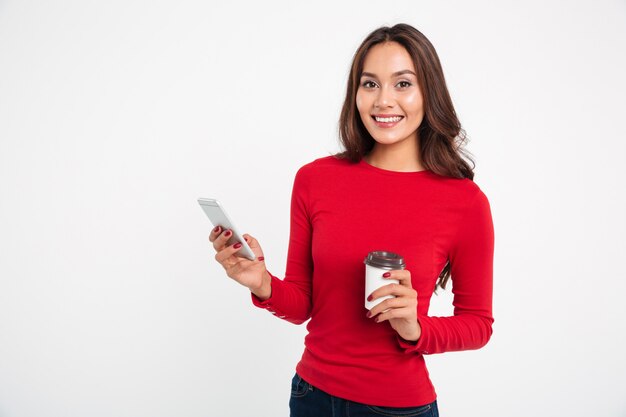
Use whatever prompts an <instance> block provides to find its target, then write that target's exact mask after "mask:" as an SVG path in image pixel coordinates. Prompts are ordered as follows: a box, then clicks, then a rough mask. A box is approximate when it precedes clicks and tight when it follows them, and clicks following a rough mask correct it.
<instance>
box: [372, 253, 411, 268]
mask: <svg viewBox="0 0 626 417" xmlns="http://www.w3.org/2000/svg"><path fill="white" fill-rule="evenodd" d="M363 263H364V264H366V265H369V266H373V267H376V268H385V269H404V267H405V266H406V265H405V263H404V258H402V256H400V255H398V254H397V253H393V252H387V251H384V250H375V251H372V252H370V253H368V254H367V256H366V257H365V259H364V260H363Z"/></svg>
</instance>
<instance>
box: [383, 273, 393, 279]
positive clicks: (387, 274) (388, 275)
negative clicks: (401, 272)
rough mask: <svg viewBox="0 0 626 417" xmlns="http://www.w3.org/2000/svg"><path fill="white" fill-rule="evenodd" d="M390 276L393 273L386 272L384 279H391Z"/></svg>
mask: <svg viewBox="0 0 626 417" xmlns="http://www.w3.org/2000/svg"><path fill="white" fill-rule="evenodd" d="M390 276H391V273H390V272H385V273H384V274H383V277H385V278H387V277H390Z"/></svg>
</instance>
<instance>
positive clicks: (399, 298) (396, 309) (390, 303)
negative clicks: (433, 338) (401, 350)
mask: <svg viewBox="0 0 626 417" xmlns="http://www.w3.org/2000/svg"><path fill="white" fill-rule="evenodd" d="M387 272H389V274H390V276H388V277H385V276H384V275H383V278H385V279H397V280H398V281H399V282H400V283H399V284H396V283H391V284H388V285H385V286H383V287H380V288H378V289H377V290H375V291H374V292H372V294H371V295H370V301H372V300H375V299H377V298H380V297H383V296H385V295H395V296H396V297H395V298H389V299H387V300H384V301H382V302H380V303H379V304H377V305H376V306H375V307H373V308H372V309H371V310H370V311H369V312H368V314H367V316H368V317H370V318H372V320H376V322H377V323H381V322H383V321H385V320H389V324H391V327H393V329H394V330H395V331H396V332H398V334H399V335H400V337H402V338H403V339H405V340H408V341H414V342H415V341H417V340H418V339H419V337H420V335H421V334H422V329H421V328H420V325H419V323H418V321H417V291H415V290H414V289H413V285H412V284H411V272H410V271H408V270H406V269H394V270H390V271H387Z"/></svg>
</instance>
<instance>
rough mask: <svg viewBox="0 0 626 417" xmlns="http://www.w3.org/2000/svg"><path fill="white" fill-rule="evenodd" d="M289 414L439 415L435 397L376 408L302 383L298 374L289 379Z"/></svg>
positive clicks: (300, 416)
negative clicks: (413, 403) (411, 404)
mask: <svg viewBox="0 0 626 417" xmlns="http://www.w3.org/2000/svg"><path fill="white" fill-rule="evenodd" d="M289 410H290V414H289V416H290V417H327V416H328V417H372V416H387V417H390V416H402V417H439V410H438V408H437V400H435V401H433V402H432V403H430V404H426V405H421V406H417V407H399V408H398V407H380V406H374V405H367V404H362V403H357V402H354V401H350V400H346V399H343V398H339V397H335V396H333V395H330V394H328V393H326V392H324V391H322V390H320V389H319V388H317V387H314V386H313V385H311V384H309V383H308V382H306V381H305V380H304V379H302V377H301V376H300V375H298V373H296V374H295V375H294V377H293V379H292V380H291V398H289Z"/></svg>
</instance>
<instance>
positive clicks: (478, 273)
mask: <svg viewBox="0 0 626 417" xmlns="http://www.w3.org/2000/svg"><path fill="white" fill-rule="evenodd" d="M456 233H457V235H456V239H455V240H454V241H453V242H452V246H451V249H450V253H449V260H450V268H451V270H450V272H451V275H450V278H451V280H452V293H453V296H454V298H453V302H452V304H453V306H454V315H453V316H451V317H430V316H427V315H421V314H419V312H418V316H417V319H418V321H419V324H420V326H421V328H422V334H421V336H420V338H419V339H418V340H417V342H413V343H411V342H407V341H406V340H404V339H402V338H401V337H400V336H399V335H397V340H398V343H399V344H400V346H401V347H402V348H403V350H404V352H405V353H421V354H434V353H443V352H450V351H461V350H471V349H479V348H481V347H483V346H484V345H485V344H487V342H488V341H489V339H490V338H491V334H492V327H491V326H492V324H493V322H494V319H493V316H492V292H493V253H494V229H493V221H492V217H491V208H490V205H489V201H488V199H487V197H486V196H485V194H484V193H483V192H482V190H478V193H477V194H476V195H475V196H474V197H473V200H472V202H471V203H470V205H469V207H468V210H467V212H466V214H464V217H463V219H462V221H461V223H460V226H459V228H458V231H457V232H456Z"/></svg>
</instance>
